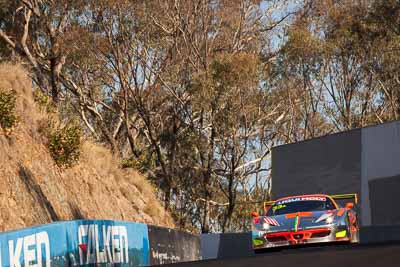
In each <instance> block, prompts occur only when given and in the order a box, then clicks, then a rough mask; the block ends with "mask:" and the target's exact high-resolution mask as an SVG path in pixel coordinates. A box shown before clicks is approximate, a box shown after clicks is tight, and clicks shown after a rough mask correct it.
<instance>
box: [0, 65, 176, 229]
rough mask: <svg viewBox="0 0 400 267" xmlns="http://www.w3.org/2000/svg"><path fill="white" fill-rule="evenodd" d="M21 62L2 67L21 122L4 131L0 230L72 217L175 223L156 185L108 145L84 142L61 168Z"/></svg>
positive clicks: (1, 83)
mask: <svg viewBox="0 0 400 267" xmlns="http://www.w3.org/2000/svg"><path fill="white" fill-rule="evenodd" d="M31 85H32V82H31V80H30V78H29V77H28V75H27V73H26V72H25V71H24V70H23V68H22V67H21V66H15V65H9V64H3V65H0V89H14V90H15V91H17V93H18V98H17V115H18V120H19V123H18V126H17V127H16V128H15V129H14V130H13V132H12V134H11V135H10V136H5V135H4V134H1V135H0V231H5V230H12V229H17V228H21V227H26V226H32V225H36V224H44V223H48V222H52V221H58V220H72V219H83V218H85V219H86V218H87V219H112V220H125V221H135V222H143V223H148V224H155V225H160V226H168V227H173V222H172V219H171V217H170V215H169V214H168V213H166V212H165V211H164V210H163V208H162V207H161V205H160V203H159V202H158V200H157V199H156V197H155V194H154V191H153V188H152V186H151V185H150V184H149V183H148V181H146V179H145V178H144V177H143V176H141V175H139V174H138V173H137V172H135V171H132V170H123V169H120V168H119V167H118V166H119V165H120V164H119V163H120V161H119V160H118V159H117V158H115V157H114V156H112V155H111V153H110V151H109V150H107V149H106V148H104V147H102V146H100V145H98V144H94V143H92V142H89V141H86V142H85V143H84V144H83V147H82V155H81V159H80V163H79V164H78V165H76V166H74V167H72V168H69V169H60V168H59V167H57V165H56V164H55V163H54V161H53V159H52V158H51V156H50V154H49V152H48V150H47V147H46V146H45V142H44V140H43V136H42V135H41V134H40V133H39V132H38V127H39V126H38V125H39V122H40V121H42V120H44V119H45V114H43V113H42V112H41V111H39V109H38V107H37V106H36V105H35V103H34V100H33V94H32V86H31Z"/></svg>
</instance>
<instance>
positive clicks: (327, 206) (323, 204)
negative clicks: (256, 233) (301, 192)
mask: <svg viewBox="0 0 400 267" xmlns="http://www.w3.org/2000/svg"><path fill="white" fill-rule="evenodd" d="M335 208H336V207H335V205H334V204H333V202H332V200H330V199H329V198H326V197H296V198H287V199H284V200H281V201H277V202H276V203H275V204H274V205H273V206H272V207H271V208H270V209H269V210H268V212H267V214H266V216H276V215H281V214H287V213H295V212H304V211H319V210H331V209H335Z"/></svg>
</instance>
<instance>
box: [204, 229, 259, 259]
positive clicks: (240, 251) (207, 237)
mask: <svg viewBox="0 0 400 267" xmlns="http://www.w3.org/2000/svg"><path fill="white" fill-rule="evenodd" d="M200 241H201V257H202V259H205V260H206V259H224V258H240V257H248V256H253V255H254V251H253V248H252V243H251V233H250V232H248V233H227V234H202V235H201V236H200Z"/></svg>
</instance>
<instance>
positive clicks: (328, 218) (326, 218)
mask: <svg viewBox="0 0 400 267" xmlns="http://www.w3.org/2000/svg"><path fill="white" fill-rule="evenodd" d="M333 218H334V215H333V214H332V213H325V214H322V215H321V216H320V217H319V218H318V219H317V220H315V222H316V223H319V222H322V221H326V223H332V222H333Z"/></svg>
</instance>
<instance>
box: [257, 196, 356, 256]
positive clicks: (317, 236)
mask: <svg viewBox="0 0 400 267" xmlns="http://www.w3.org/2000/svg"><path fill="white" fill-rule="evenodd" d="M346 199H353V200H354V202H347V203H346V204H344V205H343V206H341V205H339V203H337V201H339V200H346ZM356 204H357V194H343V195H325V194H313V195H300V196H289V197H284V198H280V199H278V200H275V201H269V202H265V203H264V211H263V214H262V215H261V216H260V215H259V214H258V213H257V212H253V213H252V216H253V223H252V240H253V248H254V249H255V250H257V249H262V248H270V247H280V246H292V245H300V244H312V243H326V242H349V243H358V242H359V227H358V220H357V213H356V211H355V210H354V206H355V205H356Z"/></svg>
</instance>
